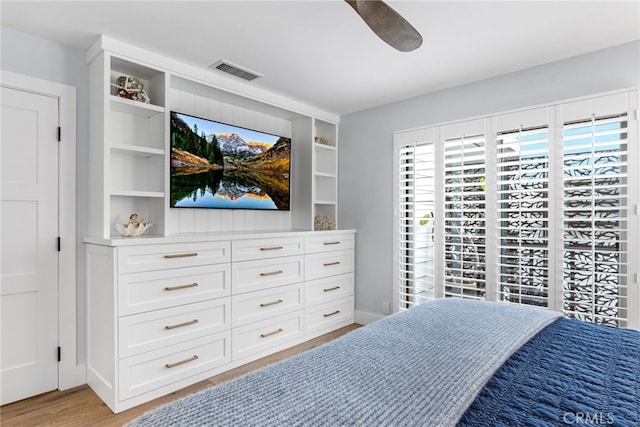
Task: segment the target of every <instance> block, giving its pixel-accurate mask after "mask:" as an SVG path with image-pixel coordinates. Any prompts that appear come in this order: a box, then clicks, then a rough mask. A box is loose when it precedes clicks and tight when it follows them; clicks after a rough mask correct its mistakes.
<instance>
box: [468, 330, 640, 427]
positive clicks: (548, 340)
mask: <svg viewBox="0 0 640 427" xmlns="http://www.w3.org/2000/svg"><path fill="white" fill-rule="evenodd" d="M458 425H460V426H483V427H484V426H521V425H526V426H549V425H561V426H568V425H592V426H593V425H614V426H640V333H639V332H637V331H632V330H628V329H615V328H609V327H603V326H597V325H593V324H589V323H583V322H579V321H577V320H568V319H559V320H557V321H555V322H554V323H552V324H551V325H549V326H547V327H546V328H545V329H543V330H542V331H541V332H540V333H539V334H538V335H536V336H535V337H534V338H533V339H531V340H530V341H529V342H528V343H527V344H525V345H524V346H522V347H521V348H520V350H518V351H517V352H516V353H514V354H513V355H512V356H511V358H510V359H509V360H507V361H506V362H505V364H504V365H503V366H502V367H501V368H500V369H498V370H497V371H496V373H495V374H494V376H493V377H492V378H491V379H490V380H489V382H488V383H487V384H486V386H485V388H484V389H483V390H482V391H481V392H480V394H478V396H477V397H476V399H475V401H474V402H473V403H472V404H471V406H470V407H469V408H468V410H467V411H466V413H465V414H464V415H463V417H462V418H461V419H460V422H459V424H458Z"/></svg>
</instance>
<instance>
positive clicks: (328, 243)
mask: <svg viewBox="0 0 640 427" xmlns="http://www.w3.org/2000/svg"><path fill="white" fill-rule="evenodd" d="M339 244H340V242H324V245H325V246H328V245H339Z"/></svg>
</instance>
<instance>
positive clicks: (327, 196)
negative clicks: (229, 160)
mask: <svg viewBox="0 0 640 427" xmlns="http://www.w3.org/2000/svg"><path fill="white" fill-rule="evenodd" d="M87 61H88V62H89V67H90V81H91V82H90V94H91V96H90V122H91V123H90V139H91V142H90V165H89V169H90V183H89V187H90V210H89V228H90V231H89V234H90V235H91V236H95V237H101V238H104V239H111V238H114V237H117V236H118V234H117V230H116V227H115V224H118V223H120V224H122V223H126V222H127V221H128V217H129V215H130V214H131V213H134V212H135V213H137V214H138V216H139V217H141V218H145V219H148V220H150V221H153V223H154V225H153V226H152V228H150V229H149V232H148V233H147V235H148V236H151V237H153V236H169V235H173V234H180V233H184V232H195V233H198V232H215V231H246V230H251V229H301V230H313V228H314V218H315V217H316V216H319V215H320V216H326V217H329V218H331V219H332V220H333V221H334V222H336V226H337V201H338V185H337V184H338V183H337V182H338V170H337V160H338V121H339V117H338V116H337V115H334V114H332V113H328V112H325V111H322V110H318V109H316V108H314V107H309V106H306V105H304V104H300V103H297V102H294V101H289V100H286V99H284V98H282V97H280V96H278V95H274V94H271V93H266V92H263V91H260V90H257V89H256V90H252V88H247V84H243V86H239V85H240V84H241V83H239V82H238V83H236V82H235V81H234V80H233V79H232V78H227V77H221V76H218V75H215V74H213V73H212V72H211V71H208V70H205V69H200V68H196V67H192V66H189V65H186V64H182V63H179V62H177V61H175V60H173V59H170V58H165V57H162V56H160V55H157V54H155V53H151V52H147V51H144V50H142V49H139V48H137V47H134V46H131V45H128V44H125V43H122V42H119V41H116V40H113V39H110V38H108V37H104V36H103V37H101V38H100V39H99V40H98V41H97V42H96V43H95V44H94V46H93V47H92V48H90V49H89V50H88V52H87ZM120 76H132V77H135V78H137V79H138V80H140V82H141V83H142V84H143V85H144V89H145V91H146V92H147V94H148V95H149V98H150V103H148V104H146V103H143V102H140V101H134V100H130V99H126V98H122V97H119V96H118V95H117V93H116V88H115V86H114V83H115V82H116V80H117V79H118V77H120ZM171 111H179V112H182V113H186V114H191V115H195V116H199V117H203V118H208V119H211V120H216V121H222V122H225V123H228V124H232V125H236V126H241V127H246V128H251V129H256V130H259V131H263V132H267V133H274V134H278V135H283V136H287V137H290V138H291V139H292V148H291V152H292V159H291V174H290V186H291V209H290V211H289V212H273V211H259V212H256V211H254V212H249V211H232V212H221V211H215V210H209V211H208V212H205V211H204V210H202V209H174V208H170V203H169V198H170V192H169V162H170V153H171V147H170V141H169V117H170V112H171ZM318 140H321V141H323V142H326V144H324V143H319V142H316V141H318Z"/></svg>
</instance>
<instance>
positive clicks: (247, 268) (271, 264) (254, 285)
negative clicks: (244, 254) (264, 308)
mask: <svg viewBox="0 0 640 427" xmlns="http://www.w3.org/2000/svg"><path fill="white" fill-rule="evenodd" d="M303 264H304V257H303V256H293V257H284V258H274V259H265V260H258V261H244V262H234V263H233V264H232V267H231V268H232V272H231V274H232V276H233V282H232V283H233V284H232V293H233V294H234V295H235V294H240V293H244V292H251V291H258V290H263V289H267V288H272V287H274V286H282V285H290V284H292V283H298V282H302V281H303V279H304V271H303Z"/></svg>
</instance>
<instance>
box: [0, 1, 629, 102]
mask: <svg viewBox="0 0 640 427" xmlns="http://www.w3.org/2000/svg"><path fill="white" fill-rule="evenodd" d="M387 3H388V4H389V5H391V6H392V7H393V8H394V9H395V10H396V11H398V12H399V13H400V14H401V15H403V16H404V17H405V18H406V19H407V20H408V21H409V22H410V23H411V24H412V25H413V26H414V27H415V28H416V29H417V30H418V31H419V32H420V33H421V34H422V37H423V39H424V43H423V45H422V47H420V48H419V49H418V50H416V51H414V52H409V53H403V52H398V51H396V50H394V49H393V48H391V47H390V46H388V45H386V44H385V43H384V42H383V41H381V40H380V39H378V38H377V36H375V35H374V34H373V33H372V32H371V30H370V29H369V28H368V27H367V26H366V25H365V24H364V22H363V21H362V20H361V19H360V17H359V16H358V15H357V14H356V13H355V12H354V11H353V10H352V9H351V7H350V6H349V5H348V4H347V3H345V2H344V1H342V0H323V1H311V0H298V1H265V0H263V1H238V0H236V1H194V2H187V1H127V2H119V1H101V2H98V1H66V2H63V1H44V2H33V1H4V0H3V1H2V2H1V3H0V14H1V21H0V22H1V23H2V25H3V26H7V27H11V28H14V29H17V30H20V31H23V32H27V33H32V34H35V35H38V36H42V37H46V38H49V39H52V40H55V41H58V42H60V43H63V44H66V45H69V46H73V47H76V48H81V49H85V48H87V47H88V46H89V45H90V44H91V43H92V42H93V41H94V40H95V39H96V37H97V36H98V35H99V34H106V35H108V36H111V37H113V38H116V39H119V40H121V41H124V42H128V43H131V44H134V45H137V46H140V47H143V48H145V49H148V50H151V51H155V52H158V53H161V54H164V55H166V56H171V57H173V58H175V59H178V60H180V61H183V62H186V63H190V64H193V65H196V66H199V67H203V68H205V67H207V66H209V65H211V64H212V63H214V62H215V61H217V60H219V59H226V60H228V61H230V62H232V63H235V64H237V65H240V66H243V67H246V68H249V69H251V70H254V71H256V72H258V73H260V74H263V75H264V77H262V78H260V79H256V80H254V81H253V82H251V83H247V84H250V85H254V86H258V87H261V88H262V89H266V90H269V91H274V92H278V93H280V94H283V95H285V96H288V97H289V98H293V99H296V100H300V101H303V102H305V103H307V104H310V105H314V106H317V107H320V108H323V109H325V110H328V111H331V112H334V113H338V114H345V113H349V112H354V111H359V110H363V109H366V108H370V107H373V106H377V105H381V104H385V103H389V102H393V101H398V100H401V99H406V98H409V97H412V96H416V95H420V94H424V93H428V92H433V91H436V90H440V89H444V88H447V87H452V86H457V85H460V84H464V83H468V82H471V81H476V80H481V79H484V78H488V77H491V76H496V75H500V74H504V73H508V72H511V71H515V70H519V69H523V68H527V67H531V66H535V65H539V64H543V63H547V62H551V61H556V60H559V59H562V58H567V57H571V56H575V55H579V54H582V53H585V52H590V51H594V50H598V49H602V48H606V47H609V46H613V45H617V44H622V43H626V42H630V41H633V40H638V39H640V2H639V1H638V0H633V1H568V0H556V1H393V0H390V1H388V2H387ZM229 78H233V77H229Z"/></svg>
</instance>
